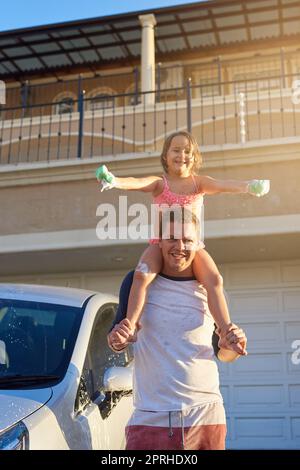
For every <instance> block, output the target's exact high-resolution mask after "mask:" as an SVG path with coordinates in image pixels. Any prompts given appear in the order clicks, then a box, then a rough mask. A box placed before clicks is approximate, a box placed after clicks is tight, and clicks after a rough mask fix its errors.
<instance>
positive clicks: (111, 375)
mask: <svg viewBox="0 0 300 470" xmlns="http://www.w3.org/2000/svg"><path fill="white" fill-rule="evenodd" d="M132 381H133V364H132V363H131V364H130V365H129V366H127V367H118V366H113V367H110V368H109V369H107V370H106V371H105V372H104V377H103V385H104V390H105V391H107V392H121V391H123V392H129V391H131V390H132Z"/></svg>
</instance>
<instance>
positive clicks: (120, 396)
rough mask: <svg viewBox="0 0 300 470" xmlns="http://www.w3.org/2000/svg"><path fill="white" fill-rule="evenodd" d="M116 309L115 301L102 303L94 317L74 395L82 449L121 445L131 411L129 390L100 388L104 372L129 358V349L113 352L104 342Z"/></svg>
mask: <svg viewBox="0 0 300 470" xmlns="http://www.w3.org/2000/svg"><path fill="white" fill-rule="evenodd" d="M116 308H117V304H114V303H109V304H105V305H103V306H102V307H101V309H100V310H99V312H98V314H97V316H96V319H95V322H94V326H93V329H92V333H91V337H90V341H89V346H88V350H87V354H86V358H85V362H84V367H83V370H82V374H81V380H80V385H79V388H78V393H77V397H76V403H75V415H76V420H77V421H78V423H79V424H80V428H81V434H82V436H84V441H82V440H81V447H84V448H86V449H122V448H124V446H125V426H126V423H127V421H128V419H129V417H130V415H131V413H132V410H133V407H132V393H131V392H129V393H128V392H126V393H122V391H120V392H107V391H105V389H104V383H103V378H104V373H105V371H106V370H107V369H108V368H109V367H111V366H122V367H126V366H128V364H129V363H130V362H131V361H132V353H131V350H127V351H126V352H124V353H122V354H116V353H114V352H113V351H111V349H109V347H108V345H107V340H106V336H107V333H108V331H109V329H110V326H111V324H112V322H113V319H114V317H115V312H116Z"/></svg>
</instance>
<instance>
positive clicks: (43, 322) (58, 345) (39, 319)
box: [0, 299, 84, 389]
mask: <svg viewBox="0 0 300 470" xmlns="http://www.w3.org/2000/svg"><path fill="white" fill-rule="evenodd" d="M83 311H84V308H79V307H69V306H64V305H55V304H48V303H41V302H32V301H20V300H10V299H7V300H5V299H0V389H1V388H7V382H9V381H11V383H12V384H14V385H13V387H14V388H18V387H20V388H21V387H23V386H26V387H27V388H28V387H34V386H35V384H36V386H37V385H38V386H39V387H41V386H47V385H49V384H53V383H54V382H55V380H54V378H55V377H56V378H57V381H59V380H60V379H62V378H63V376H64V375H65V373H66V370H67V367H68V364H69V362H70V358H71V355H72V352H73V348H74V345H75V341H76V338H77V334H78V330H79V327H80V323H81V319H82V315H83ZM48 376H49V380H47V377H48ZM6 378H7V381H6V380H5V379H6ZM25 384H26V385H25Z"/></svg>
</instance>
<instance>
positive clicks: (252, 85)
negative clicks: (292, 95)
mask: <svg viewBox="0 0 300 470" xmlns="http://www.w3.org/2000/svg"><path fill="white" fill-rule="evenodd" d="M243 80H245V81H243ZM233 81H237V83H234V90H235V93H239V92H241V91H243V92H245V91H247V92H248V91H255V90H257V89H259V90H269V89H273V88H280V70H279V69H274V70H262V71H256V72H244V73H237V74H234V76H233Z"/></svg>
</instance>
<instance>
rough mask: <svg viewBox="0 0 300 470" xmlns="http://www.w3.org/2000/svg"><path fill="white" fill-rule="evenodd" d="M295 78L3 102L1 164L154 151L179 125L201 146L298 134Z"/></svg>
mask: <svg viewBox="0 0 300 470" xmlns="http://www.w3.org/2000/svg"><path fill="white" fill-rule="evenodd" d="M283 78H284V80H283ZM296 79H297V76H296V75H285V76H284V77H282V76H281V75H280V76H279V75H278V76H270V77H266V78H264V79H263V83H262V79H261V78H255V79H249V80H235V81H226V82H212V83H207V84H204V85H193V84H192V83H191V82H190V81H187V83H186V84H185V86H183V87H178V88H172V89H165V90H157V91H155V92H148V93H126V94H117V95H113V96H110V97H109V98H108V97H107V96H103V97H99V96H97V97H95V98H86V97H85V94H84V92H83V91H81V93H80V96H79V99H78V100H75V101H74V103H73V105H72V107H70V108H69V109H68V108H65V109H64V108H62V109H63V110H64V111H65V112H63V111H62V110H61V112H59V113H58V114H57V109H56V108H55V106H58V103H56V104H53V103H42V104H38V105H32V106H29V107H27V108H26V113H24V107H23V106H19V107H10V108H8V107H6V108H2V110H1V118H2V119H1V120H0V142H1V144H0V163H1V164H10V163H13V164H18V163H25V162H39V161H46V162H49V161H53V160H63V159H75V158H80V159H84V158H93V157H96V156H97V157H99V156H104V155H116V154H126V153H137V152H155V151H159V150H160V149H161V148H162V143H163V141H164V139H165V137H166V136H167V135H168V134H170V133H171V132H173V131H176V130H181V129H188V130H190V131H191V132H193V133H194V134H195V136H196V137H197V140H198V142H199V144H200V146H201V147H202V146H212V145H224V144H243V143H245V142H249V141H257V140H262V139H275V138H276V139H278V138H282V137H294V136H298V135H299V133H300V119H299V117H300V104H298V99H297V97H298V98H299V97H300V93H298V95H297V94H293V90H292V85H293V84H294V85H295V84H296V85H297V84H299V81H297V80H296ZM217 91H218V93H217ZM170 96H171V97H172V100H170ZM299 102H300V99H299Z"/></svg>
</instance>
